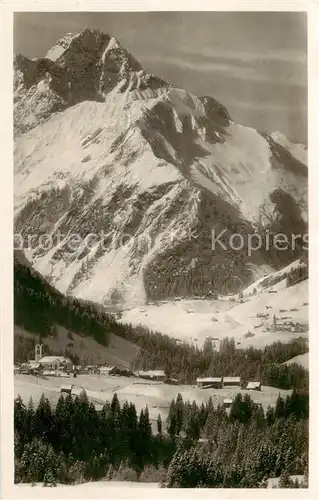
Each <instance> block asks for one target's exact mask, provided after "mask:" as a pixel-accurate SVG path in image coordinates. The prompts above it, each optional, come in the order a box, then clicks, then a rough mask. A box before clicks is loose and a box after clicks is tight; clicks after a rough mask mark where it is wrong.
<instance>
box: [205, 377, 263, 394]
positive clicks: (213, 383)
mask: <svg viewBox="0 0 319 500" xmlns="http://www.w3.org/2000/svg"><path fill="white" fill-rule="evenodd" d="M196 382H197V386H198V387H201V388H205V389H209V388H213V389H223V388H224V387H240V388H243V382H242V380H241V377H205V378H198V379H197V380H196ZM246 389H248V390H254V391H261V383H260V382H248V384H247V386H246Z"/></svg>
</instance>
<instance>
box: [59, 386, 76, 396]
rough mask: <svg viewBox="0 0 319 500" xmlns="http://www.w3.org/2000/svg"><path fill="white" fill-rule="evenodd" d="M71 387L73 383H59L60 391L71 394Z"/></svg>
mask: <svg viewBox="0 0 319 500" xmlns="http://www.w3.org/2000/svg"><path fill="white" fill-rule="evenodd" d="M72 389H73V385H72V384H65V385H61V390H60V392H61V393H65V394H70V395H71V393H72Z"/></svg>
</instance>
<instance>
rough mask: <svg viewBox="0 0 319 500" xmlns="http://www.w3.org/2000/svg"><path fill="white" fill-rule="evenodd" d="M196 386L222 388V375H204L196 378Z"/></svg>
mask: <svg viewBox="0 0 319 500" xmlns="http://www.w3.org/2000/svg"><path fill="white" fill-rule="evenodd" d="M196 383H197V386H198V387H202V388H205V387H206V388H207V389H208V388H209V387H211V388H214V389H222V387H223V379H222V377H205V378H198V379H197V380H196Z"/></svg>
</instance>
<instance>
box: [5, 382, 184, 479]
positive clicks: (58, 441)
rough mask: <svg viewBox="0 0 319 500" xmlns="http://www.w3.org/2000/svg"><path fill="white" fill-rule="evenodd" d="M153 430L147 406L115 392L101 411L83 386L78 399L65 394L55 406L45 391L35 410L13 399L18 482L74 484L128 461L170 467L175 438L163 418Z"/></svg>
mask: <svg viewBox="0 0 319 500" xmlns="http://www.w3.org/2000/svg"><path fill="white" fill-rule="evenodd" d="M157 428H158V432H157V434H153V433H152V427H151V423H150V419H149V413H148V409H147V407H146V408H145V409H143V410H141V412H140V414H139V416H138V415H137V411H136V407H135V405H134V404H132V403H124V404H123V405H122V406H121V405H120V403H119V400H118V397H117V395H116V394H115V395H114V397H113V399H112V402H111V403H109V402H107V403H105V405H104V407H103V409H102V411H101V412H97V411H96V409H95V406H94V405H93V403H90V402H89V401H88V398H87V396H86V393H85V392H84V391H83V392H82V394H81V395H80V396H78V397H77V398H76V399H75V400H73V399H72V397H71V396H67V397H63V396H61V397H60V399H59V401H58V404H57V406H56V408H55V409H53V408H51V405H50V402H49V400H48V399H47V398H45V397H44V396H43V395H42V397H41V400H40V402H39V405H38V407H37V408H36V409H35V408H34V406H33V403H32V400H31V401H30V402H29V404H28V406H27V407H25V406H24V404H23V402H22V400H21V398H20V397H18V398H17V399H16V400H15V403H14V429H15V482H42V481H44V482H55V481H58V482H61V483H74V482H81V481H85V480H86V481H88V480H92V479H93V480H97V479H101V478H103V477H105V476H106V475H107V474H108V475H111V474H112V471H116V470H118V469H119V468H120V467H122V466H123V464H125V466H127V467H130V468H131V469H133V470H134V471H135V472H136V474H137V475H140V474H141V472H142V470H143V469H144V467H146V466H148V465H154V466H156V467H159V466H160V465H161V464H162V465H164V466H165V467H167V466H168V464H169V462H170V460H171V458H172V456H173V453H174V451H175V449H174V443H173V442H171V441H170V440H168V439H164V437H163V434H162V422H161V418H160V417H159V419H158V422H157Z"/></svg>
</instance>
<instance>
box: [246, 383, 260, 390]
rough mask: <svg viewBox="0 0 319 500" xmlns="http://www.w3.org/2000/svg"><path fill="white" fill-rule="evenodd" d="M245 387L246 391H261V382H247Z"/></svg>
mask: <svg viewBox="0 0 319 500" xmlns="http://www.w3.org/2000/svg"><path fill="white" fill-rule="evenodd" d="M246 389H248V391H261V383H260V382H248V384H247V387H246Z"/></svg>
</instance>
